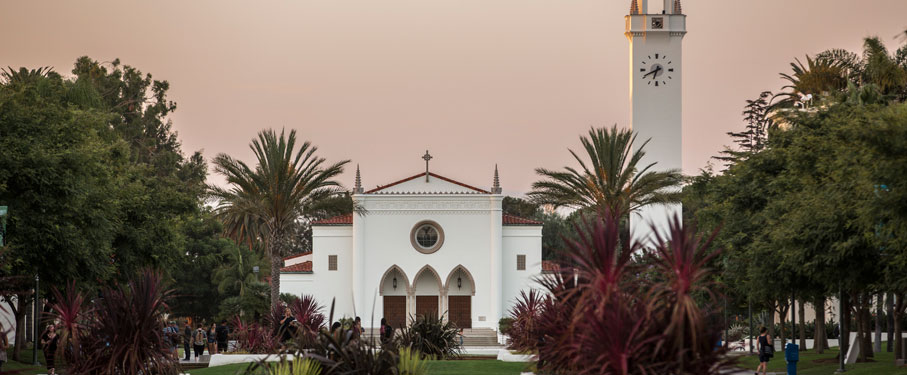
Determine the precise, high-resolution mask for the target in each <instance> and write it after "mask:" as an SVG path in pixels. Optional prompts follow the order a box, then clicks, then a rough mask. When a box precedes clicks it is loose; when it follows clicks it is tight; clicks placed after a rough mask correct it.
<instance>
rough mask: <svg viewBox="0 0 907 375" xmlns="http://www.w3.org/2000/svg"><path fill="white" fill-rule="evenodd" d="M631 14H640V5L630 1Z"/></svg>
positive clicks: (632, 0) (633, 0)
mask: <svg viewBox="0 0 907 375" xmlns="http://www.w3.org/2000/svg"><path fill="white" fill-rule="evenodd" d="M630 14H639V4H637V3H636V0H630Z"/></svg>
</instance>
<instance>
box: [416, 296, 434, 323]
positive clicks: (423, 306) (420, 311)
mask: <svg viewBox="0 0 907 375" xmlns="http://www.w3.org/2000/svg"><path fill="white" fill-rule="evenodd" d="M423 315H432V316H434V317H435V318H437V317H438V296H416V317H419V316H423Z"/></svg>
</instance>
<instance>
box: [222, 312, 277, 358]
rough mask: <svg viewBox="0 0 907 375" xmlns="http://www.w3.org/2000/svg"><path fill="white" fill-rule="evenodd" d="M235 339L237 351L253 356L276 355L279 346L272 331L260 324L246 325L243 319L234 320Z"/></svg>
mask: <svg viewBox="0 0 907 375" xmlns="http://www.w3.org/2000/svg"><path fill="white" fill-rule="evenodd" d="M233 329H234V331H233V332H234V338H235V339H236V345H237V348H236V349H237V350H239V351H245V352H249V353H253V354H267V353H274V352H275V351H276V350H277V348H278V346H279V344H278V341H277V338H276V337H275V336H274V335H273V333H272V330H271V329H270V328H268V327H267V326H264V325H260V324H258V323H245V322H243V320H242V318H240V317H238V316H237V317H235V318H233Z"/></svg>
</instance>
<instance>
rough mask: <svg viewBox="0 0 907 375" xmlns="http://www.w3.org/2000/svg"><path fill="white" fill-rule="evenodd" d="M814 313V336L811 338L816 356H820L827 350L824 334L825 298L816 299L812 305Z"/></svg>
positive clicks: (826, 340) (826, 338) (826, 339)
mask: <svg viewBox="0 0 907 375" xmlns="http://www.w3.org/2000/svg"><path fill="white" fill-rule="evenodd" d="M813 309H814V310H815V311H816V334H815V335H814V336H813V347H814V349H816V353H817V354H822V353H824V352H825V349H828V337H827V335H826V333H825V297H816V300H815V302H814V303H813Z"/></svg>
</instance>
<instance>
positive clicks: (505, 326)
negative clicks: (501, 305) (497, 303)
mask: <svg viewBox="0 0 907 375" xmlns="http://www.w3.org/2000/svg"><path fill="white" fill-rule="evenodd" d="M511 327H513V318H510V317H503V318H501V320H499V321H498V331H500V332H501V333H502V334H505V335H509V334H510V329H511Z"/></svg>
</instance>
